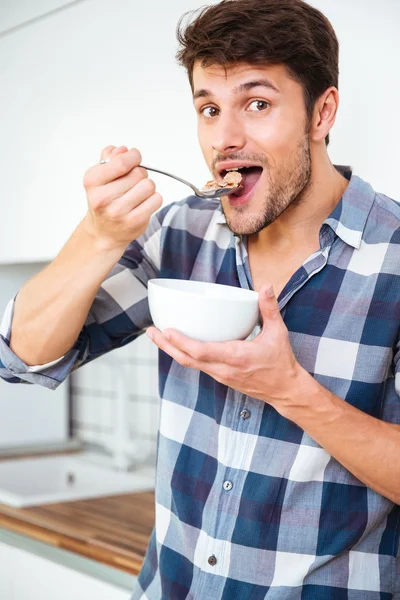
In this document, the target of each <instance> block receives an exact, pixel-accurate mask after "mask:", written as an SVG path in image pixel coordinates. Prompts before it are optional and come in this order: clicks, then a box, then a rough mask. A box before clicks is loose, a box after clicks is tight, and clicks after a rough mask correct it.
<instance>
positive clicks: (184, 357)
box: [146, 327, 200, 369]
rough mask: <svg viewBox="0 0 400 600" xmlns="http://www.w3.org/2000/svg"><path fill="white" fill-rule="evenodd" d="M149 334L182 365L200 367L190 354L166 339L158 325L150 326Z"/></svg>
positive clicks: (161, 348) (147, 332)
mask: <svg viewBox="0 0 400 600" xmlns="http://www.w3.org/2000/svg"><path fill="white" fill-rule="evenodd" d="M146 334H147V336H148V337H149V338H150V339H151V340H152V341H153V342H154V343H155V344H156V345H157V346H158V347H159V348H160V350H163V351H164V352H166V353H167V354H169V356H172V358H174V359H175V360H176V361H177V362H178V363H179V364H180V365H182V366H184V367H190V368H193V369H199V368H200V367H199V365H198V363H197V362H196V361H195V360H194V359H193V358H192V357H191V356H189V355H188V354H186V353H185V352H182V350H179V349H178V348H176V347H175V346H173V345H172V344H170V343H169V342H168V340H166V339H165V337H164V336H163V334H162V333H161V331H159V330H158V329H157V328H156V327H149V328H148V329H147V331H146Z"/></svg>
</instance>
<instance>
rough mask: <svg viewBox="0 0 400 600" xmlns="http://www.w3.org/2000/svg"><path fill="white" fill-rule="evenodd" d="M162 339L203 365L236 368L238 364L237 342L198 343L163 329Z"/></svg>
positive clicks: (175, 332)
mask: <svg viewBox="0 0 400 600" xmlns="http://www.w3.org/2000/svg"><path fill="white" fill-rule="evenodd" d="M163 335H164V337H166V338H167V339H169V341H170V343H171V344H173V345H174V346H175V347H177V348H178V349H179V350H181V351H182V352H184V353H185V354H188V355H190V356H192V357H193V358H194V359H195V360H197V361H201V362H203V363H221V364H231V365H232V366H236V365H237V364H238V362H240V355H241V352H242V350H241V348H240V347H239V346H238V342H236V341H230V342H199V341H198V340H194V339H193V338H190V337H187V336H186V335H183V333H180V332H179V331H176V329H165V330H164V331H163Z"/></svg>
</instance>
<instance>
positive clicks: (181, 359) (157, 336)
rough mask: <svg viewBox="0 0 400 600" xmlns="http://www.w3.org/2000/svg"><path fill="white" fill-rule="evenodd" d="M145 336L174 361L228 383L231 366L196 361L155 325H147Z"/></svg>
mask: <svg viewBox="0 0 400 600" xmlns="http://www.w3.org/2000/svg"><path fill="white" fill-rule="evenodd" d="M146 334H147V336H148V337H149V338H150V339H151V340H152V341H153V342H154V343H155V344H156V346H158V348H160V350H163V352H166V353H167V354H168V355H169V356H171V357H172V358H173V359H174V360H176V362H178V363H179V364H180V365H182V366H183V367H188V368H191V369H197V370H198V371H203V373H206V374H207V375H209V376H210V377H212V378H213V379H215V380H216V381H219V382H221V383H224V384H226V385H229V382H230V377H231V375H230V374H231V373H232V367H228V366H227V365H225V364H220V363H219V364H218V363H213V362H202V361H198V360H196V359H195V358H193V357H192V356H190V354H187V353H186V352H183V351H182V350H180V349H179V348H176V347H175V346H174V345H173V344H171V343H170V342H169V341H168V340H167V339H166V338H165V336H164V335H163V333H161V332H160V331H159V330H158V329H157V328H156V327H149V328H148V329H147V331H146Z"/></svg>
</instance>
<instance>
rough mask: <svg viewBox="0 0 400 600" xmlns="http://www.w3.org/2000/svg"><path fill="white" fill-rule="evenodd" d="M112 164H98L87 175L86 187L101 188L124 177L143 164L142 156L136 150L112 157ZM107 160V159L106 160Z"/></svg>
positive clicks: (132, 149)
mask: <svg viewBox="0 0 400 600" xmlns="http://www.w3.org/2000/svg"><path fill="white" fill-rule="evenodd" d="M109 158H110V162H107V163H104V164H97V165H94V166H93V167H91V168H90V169H89V170H88V171H87V173H86V174H85V187H92V186H100V185H105V184H107V183H110V182H111V181H114V180H115V179H118V177H123V176H124V175H126V174H127V173H129V172H130V171H131V170H132V169H133V168H134V167H138V166H139V165H140V163H141V162H142V155H141V154H140V152H139V150H137V149H136V148H131V149H130V150H127V151H126V152H122V151H121V152H119V153H117V155H116V156H111V157H109ZM104 160H105V159H104Z"/></svg>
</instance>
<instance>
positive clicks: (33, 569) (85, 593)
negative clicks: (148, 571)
mask: <svg viewBox="0 0 400 600" xmlns="http://www.w3.org/2000/svg"><path fill="white" fill-rule="evenodd" d="M4 540H6V541H4ZM135 581H136V577H134V576H133V575H129V574H127V573H124V572H123V571H119V570H117V569H112V568H111V567H107V566H106V565H102V564H100V563H97V562H96V561H92V560H88V559H86V558H83V557H81V556H78V555H75V554H73V553H71V552H66V551H64V550H59V549H58V548H52V547H50V546H47V545H46V544H43V543H40V542H37V541H36V540H31V539H30V538H27V537H25V536H21V535H17V534H14V533H11V532H8V531H6V530H4V529H0V598H1V599H2V600H3V599H4V600H27V599H28V598H29V600H55V599H57V600H71V598H76V600H83V599H85V600H89V599H92V598H93V599H94V598H95V599H96V600H129V598H130V596H131V594H132V590H133V587H134V585H135Z"/></svg>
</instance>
